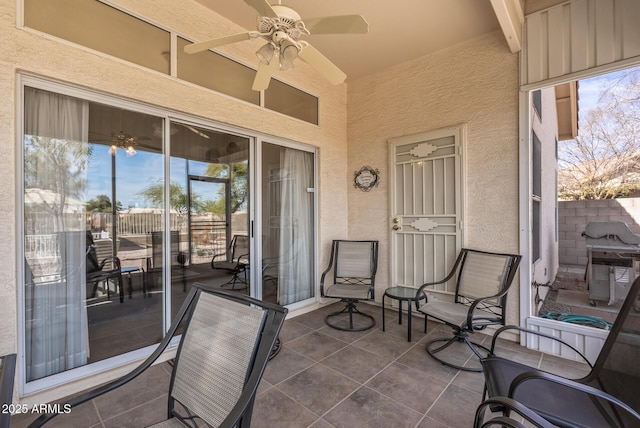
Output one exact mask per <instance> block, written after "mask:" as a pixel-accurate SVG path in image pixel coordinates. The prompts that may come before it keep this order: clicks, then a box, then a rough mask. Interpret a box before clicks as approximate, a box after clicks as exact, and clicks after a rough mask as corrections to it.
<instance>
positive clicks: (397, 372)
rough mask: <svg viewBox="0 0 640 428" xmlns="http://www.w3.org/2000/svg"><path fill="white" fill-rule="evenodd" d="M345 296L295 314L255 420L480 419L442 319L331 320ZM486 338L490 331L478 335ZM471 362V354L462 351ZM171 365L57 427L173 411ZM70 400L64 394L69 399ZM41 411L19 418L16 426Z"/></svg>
mask: <svg viewBox="0 0 640 428" xmlns="http://www.w3.org/2000/svg"><path fill="white" fill-rule="evenodd" d="M337 305H339V304H335V305H330V306H328V307H325V308H322V309H319V310H316V311H313V312H310V313H307V314H305V315H301V316H298V317H295V318H291V319H288V320H287V321H286V322H285V325H284V328H283V330H282V333H281V336H280V337H281V339H282V343H283V347H282V350H281V352H280V353H279V354H278V356H277V357H276V358H274V359H273V360H271V361H270V362H269V365H268V366H267V369H266V371H265V374H264V377H263V381H262V383H261V385H260V388H259V390H258V395H257V397H256V402H255V407H254V412H253V418H252V427H255V428H262V427H264V428H271V427H274V426H277V427H287V428H288V427H314V428H325V427H350V428H351V427H358V428H363V427H416V428H427V427H430V428H431V427H432V428H443V427H456V428H459V427H471V426H472V425H473V415H474V412H475V409H476V407H477V406H478V404H480V401H481V397H482V389H483V378H482V374H481V373H472V372H465V371H459V370H455V369H452V368H449V367H447V366H443V365H441V364H439V363H437V362H436V361H434V360H433V359H432V358H430V357H429V356H428V355H427V353H426V351H425V344H426V342H427V341H428V340H429V339H431V338H434V337H439V336H442V335H444V334H448V333H449V330H448V329H446V328H445V327H443V326H442V325H439V324H436V323H431V322H429V334H428V335H425V334H424V332H423V326H424V322H423V320H422V319H419V318H416V317H414V321H413V328H412V331H413V338H412V339H413V341H412V342H411V343H410V342H408V341H407V326H406V321H407V319H406V315H404V316H403V321H404V323H403V325H398V316H397V312H393V311H390V310H389V309H387V319H386V331H385V332H383V331H382V315H381V308H379V307H375V306H368V305H365V304H361V305H360V308H361V309H362V310H364V311H366V312H368V313H370V314H372V315H374V316H375V318H376V326H375V327H374V328H372V329H370V330H368V331H365V332H358V333H352V332H343V331H338V330H335V329H332V328H329V327H328V326H327V325H326V324H325V323H324V317H325V315H326V314H327V313H329V312H330V311H333V310H336V309H337V308H339V306H337ZM474 339H476V340H477V341H483V343H487V342H488V341H489V338H488V337H487V336H485V335H482V334H479V333H478V334H476V338H474ZM500 347H501V349H500V354H501V355H509V356H511V357H512V358H514V359H516V360H518V361H522V362H526V363H527V364H530V365H533V366H536V367H541V368H543V369H545V370H548V371H553V372H559V373H562V374H563V375H564V376H571V375H573V376H572V377H579V376H581V375H582V374H584V372H585V368H584V365H583V364H578V363H572V362H570V361H567V360H564V359H561V358H558V357H553V356H549V355H544V354H540V353H538V352H534V351H530V350H527V349H525V348H522V347H520V346H518V345H516V344H515V343H511V342H501V343H500ZM458 358H459V362H460V363H461V364H472V362H471V359H470V353H466V352H465V353H464V354H463V355H460V354H458ZM169 377H170V367H169V365H168V364H166V363H163V364H158V365H156V366H153V367H152V368H151V369H150V370H148V371H147V372H146V373H144V374H143V375H141V376H140V377H139V378H138V379H136V380H135V381H133V382H131V383H130V384H128V385H126V386H125V387H123V388H120V389H119V390H118V391H114V392H112V393H109V394H106V395H104V396H102V397H99V398H97V399H95V400H93V401H91V402H88V403H85V404H84V405H82V406H80V407H78V408H77V409H74V410H73V411H72V412H71V414H68V415H61V416H59V417H57V418H55V419H54V420H53V421H52V422H51V423H50V424H48V425H47V426H51V427H65V428H68V427H78V428H86V427H104V428H111V427H140V426H145V425H148V424H151V423H154V422H158V421H160V420H163V419H164V417H165V415H166V407H165V406H166V398H167V396H166V391H167V388H168V384H169ZM62 402H64V400H62ZM32 419H34V415H29V417H24V416H23V417H19V416H14V417H13V418H12V425H11V426H12V427H16V428H19V427H24V426H27V425H28V423H29V422H30V421H31V420H32Z"/></svg>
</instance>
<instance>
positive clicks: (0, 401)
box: [0, 354, 16, 428]
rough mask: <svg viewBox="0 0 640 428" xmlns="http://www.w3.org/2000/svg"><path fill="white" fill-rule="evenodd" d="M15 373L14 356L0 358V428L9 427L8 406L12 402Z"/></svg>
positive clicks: (9, 413)
mask: <svg viewBox="0 0 640 428" xmlns="http://www.w3.org/2000/svg"><path fill="white" fill-rule="evenodd" d="M15 373H16V354H9V355H3V356H2V357H0V405H2V412H0V428H9V427H10V425H11V411H10V410H11V409H10V405H11V403H12V401H13V381H14V377H15Z"/></svg>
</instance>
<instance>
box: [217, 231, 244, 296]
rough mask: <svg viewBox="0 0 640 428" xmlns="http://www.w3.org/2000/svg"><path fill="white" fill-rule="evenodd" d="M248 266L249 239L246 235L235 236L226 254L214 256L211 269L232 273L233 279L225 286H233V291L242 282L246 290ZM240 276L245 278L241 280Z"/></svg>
mask: <svg viewBox="0 0 640 428" xmlns="http://www.w3.org/2000/svg"><path fill="white" fill-rule="evenodd" d="M248 266H249V238H248V237H247V236H245V235H233V238H232V239H231V243H230V244H229V247H228V248H227V249H226V250H225V252H224V253H218V254H214V255H213V258H212V259H211V268H213V269H222V270H225V271H227V272H229V273H231V275H232V276H231V279H229V281H227V282H226V283H224V284H223V285H231V289H232V290H233V289H234V288H235V285H236V282H241V283H242V284H244V288H246V286H247V267H248ZM240 274H243V278H240Z"/></svg>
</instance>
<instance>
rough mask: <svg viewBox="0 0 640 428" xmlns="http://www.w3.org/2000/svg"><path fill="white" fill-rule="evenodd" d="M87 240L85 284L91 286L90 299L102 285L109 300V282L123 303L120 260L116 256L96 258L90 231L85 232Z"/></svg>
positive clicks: (94, 245)
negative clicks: (101, 284) (114, 286)
mask: <svg viewBox="0 0 640 428" xmlns="http://www.w3.org/2000/svg"><path fill="white" fill-rule="evenodd" d="M86 240H87V250H86V251H87V254H86V256H87V260H86V263H87V277H86V278H87V284H92V287H91V297H96V295H97V292H98V285H99V284H100V283H103V284H104V288H105V291H106V293H107V299H110V298H111V288H110V287H109V281H113V282H115V284H116V290H117V291H118V295H119V297H120V303H122V302H124V288H123V282H122V270H121V269H122V267H121V264H120V259H119V258H118V257H116V256H108V257H103V258H101V259H99V258H98V253H97V250H96V249H97V247H96V244H95V243H94V242H93V235H92V234H91V232H90V231H87V232H86Z"/></svg>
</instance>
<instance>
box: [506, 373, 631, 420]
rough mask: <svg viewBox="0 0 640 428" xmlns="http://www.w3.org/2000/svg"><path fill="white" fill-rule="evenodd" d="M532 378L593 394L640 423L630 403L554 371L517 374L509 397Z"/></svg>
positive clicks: (510, 387)
mask: <svg viewBox="0 0 640 428" xmlns="http://www.w3.org/2000/svg"><path fill="white" fill-rule="evenodd" d="M530 380H542V381H545V382H553V383H556V384H558V385H562V386H565V387H567V388H572V389H575V390H577V391H580V392H583V393H585V394H587V395H591V396H594V397H597V398H600V399H603V400H606V401H608V402H610V403H613V404H615V405H616V406H617V407H619V408H621V409H624V410H625V411H627V412H628V413H629V414H630V415H632V416H633V417H634V418H636V419H637V421H638V423H639V424H640V414H639V413H638V412H636V411H635V410H634V409H633V408H631V407H630V406H629V405H628V404H626V403H625V402H623V401H621V400H619V399H618V398H616V397H614V396H613V395H610V394H607V393H606V392H604V391H602V390H600V389H597V388H593V387H591V386H589V385H585V384H583V383H580V382H576V381H574V380H571V379H567V378H564V377H561V376H557V375H554V374H552V373H547V372H543V371H541V370H532V371H529V372H525V373H521V374H519V375H518V376H516V377H515V378H514V379H513V381H512V382H511V385H510V386H509V397H510V398H513V395H514V394H515V392H516V390H517V389H518V388H519V387H520V386H521V385H524V384H525V383H526V382H527V381H530ZM639 426H640V425H639Z"/></svg>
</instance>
